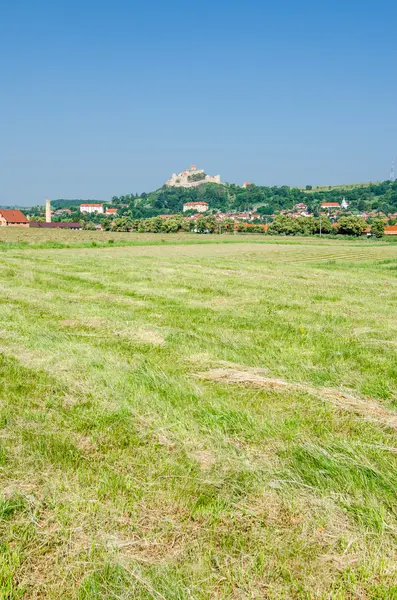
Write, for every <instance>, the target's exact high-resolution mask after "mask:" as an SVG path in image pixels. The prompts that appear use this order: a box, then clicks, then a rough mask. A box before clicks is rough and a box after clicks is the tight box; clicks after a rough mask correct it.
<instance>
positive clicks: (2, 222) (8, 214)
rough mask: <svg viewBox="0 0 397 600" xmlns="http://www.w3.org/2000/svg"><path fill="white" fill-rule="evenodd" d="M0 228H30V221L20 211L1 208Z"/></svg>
mask: <svg viewBox="0 0 397 600" xmlns="http://www.w3.org/2000/svg"><path fill="white" fill-rule="evenodd" d="M0 227H29V220H28V219H27V217H25V215H24V214H23V212H21V211H20V210H6V209H2V208H0Z"/></svg>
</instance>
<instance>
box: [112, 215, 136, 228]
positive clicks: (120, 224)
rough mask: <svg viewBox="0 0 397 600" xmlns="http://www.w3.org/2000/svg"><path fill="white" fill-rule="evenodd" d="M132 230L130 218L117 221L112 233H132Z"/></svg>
mask: <svg viewBox="0 0 397 600" xmlns="http://www.w3.org/2000/svg"><path fill="white" fill-rule="evenodd" d="M131 228H132V221H131V219H129V218H128V217H122V218H121V219H116V220H115V221H114V223H113V225H112V231H130V229H131Z"/></svg>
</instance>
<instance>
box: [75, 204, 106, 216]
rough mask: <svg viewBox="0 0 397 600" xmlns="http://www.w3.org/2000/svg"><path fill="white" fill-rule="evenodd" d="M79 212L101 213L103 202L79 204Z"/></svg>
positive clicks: (88, 213)
mask: <svg viewBox="0 0 397 600" xmlns="http://www.w3.org/2000/svg"><path fill="white" fill-rule="evenodd" d="M80 212H81V213H83V214H85V215H90V214H97V215H103V204H90V203H88V204H80Z"/></svg>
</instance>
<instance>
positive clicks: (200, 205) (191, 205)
mask: <svg viewBox="0 0 397 600" xmlns="http://www.w3.org/2000/svg"><path fill="white" fill-rule="evenodd" d="M187 210H196V211H197V212H198V213H204V212H206V211H207V210H208V203H207V202H185V204H184V205H183V212H186V211H187Z"/></svg>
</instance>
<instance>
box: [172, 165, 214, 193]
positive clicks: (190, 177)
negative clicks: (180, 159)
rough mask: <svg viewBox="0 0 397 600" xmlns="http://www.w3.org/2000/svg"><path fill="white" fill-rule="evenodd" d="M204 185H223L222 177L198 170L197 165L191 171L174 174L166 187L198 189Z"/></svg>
mask: <svg viewBox="0 0 397 600" xmlns="http://www.w3.org/2000/svg"><path fill="white" fill-rule="evenodd" d="M203 183H221V176H220V175H214V176H211V175H207V174H206V173H205V172H204V170H203V169H197V167H196V165H192V166H191V167H190V169H186V171H182V173H178V174H177V173H173V174H172V176H171V177H170V179H167V181H166V182H165V185H167V186H168V187H187V188H191V187H197V186H198V185H202V184H203Z"/></svg>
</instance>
